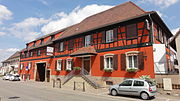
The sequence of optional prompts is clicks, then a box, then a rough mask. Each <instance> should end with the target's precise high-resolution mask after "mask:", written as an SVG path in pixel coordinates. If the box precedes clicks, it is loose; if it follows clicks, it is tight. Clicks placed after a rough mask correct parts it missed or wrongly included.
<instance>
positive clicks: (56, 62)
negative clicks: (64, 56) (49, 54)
mask: <svg viewBox="0 0 180 101" xmlns="http://www.w3.org/2000/svg"><path fill="white" fill-rule="evenodd" d="M57 64H58V60H56V61H55V70H57V66H58V65H57Z"/></svg>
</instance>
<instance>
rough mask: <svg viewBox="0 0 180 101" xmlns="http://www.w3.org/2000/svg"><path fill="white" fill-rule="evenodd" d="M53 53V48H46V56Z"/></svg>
mask: <svg viewBox="0 0 180 101" xmlns="http://www.w3.org/2000/svg"><path fill="white" fill-rule="evenodd" d="M53 52H54V47H47V49H46V55H50V56H52V55H53Z"/></svg>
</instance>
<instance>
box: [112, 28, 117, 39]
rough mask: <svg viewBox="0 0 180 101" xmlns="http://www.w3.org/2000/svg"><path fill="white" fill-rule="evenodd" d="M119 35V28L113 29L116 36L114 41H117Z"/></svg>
mask: <svg viewBox="0 0 180 101" xmlns="http://www.w3.org/2000/svg"><path fill="white" fill-rule="evenodd" d="M117 35H118V29H117V28H114V29H113V36H114V41H117V37H118V36H117Z"/></svg>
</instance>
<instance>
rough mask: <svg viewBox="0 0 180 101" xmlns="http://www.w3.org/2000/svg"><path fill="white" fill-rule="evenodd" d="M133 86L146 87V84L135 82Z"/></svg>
mask: <svg viewBox="0 0 180 101" xmlns="http://www.w3.org/2000/svg"><path fill="white" fill-rule="evenodd" d="M133 86H144V82H143V81H137V80H135V81H134V84H133Z"/></svg>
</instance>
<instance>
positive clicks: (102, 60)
mask: <svg viewBox="0 0 180 101" xmlns="http://www.w3.org/2000/svg"><path fill="white" fill-rule="evenodd" d="M100 70H104V56H100Z"/></svg>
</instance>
